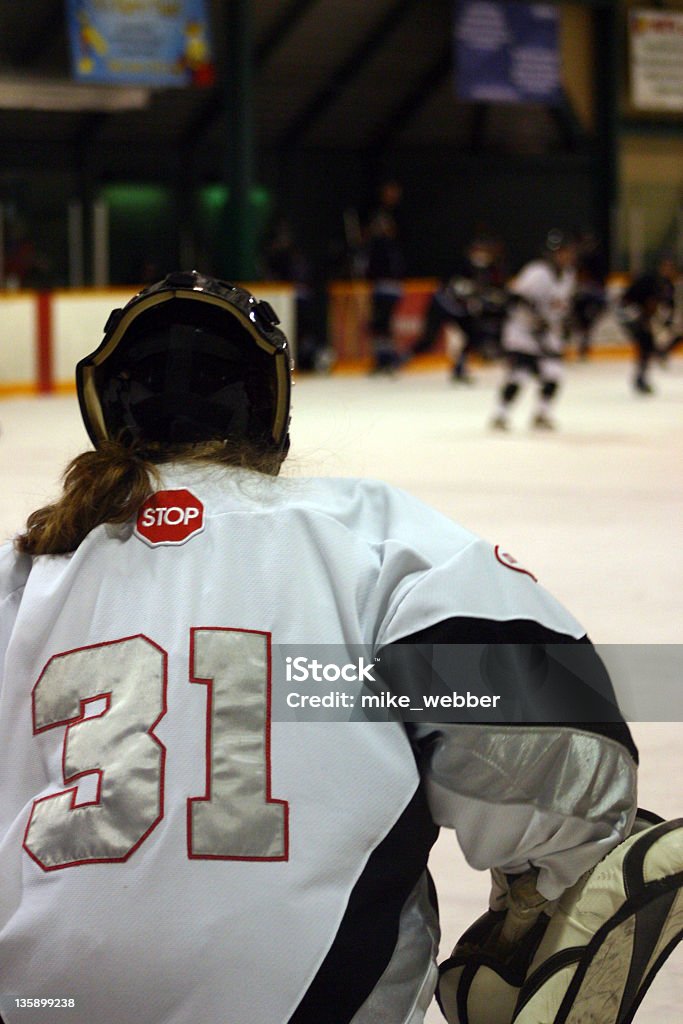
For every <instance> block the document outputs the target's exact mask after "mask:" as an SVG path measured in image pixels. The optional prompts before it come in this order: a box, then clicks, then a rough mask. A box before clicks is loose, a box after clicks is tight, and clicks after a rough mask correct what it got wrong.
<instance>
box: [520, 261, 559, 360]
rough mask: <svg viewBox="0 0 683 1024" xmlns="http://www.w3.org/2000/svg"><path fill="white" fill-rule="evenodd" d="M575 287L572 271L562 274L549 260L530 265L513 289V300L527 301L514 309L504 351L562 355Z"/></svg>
mask: <svg viewBox="0 0 683 1024" xmlns="http://www.w3.org/2000/svg"><path fill="white" fill-rule="evenodd" d="M575 287H576V272H575V271H574V270H573V269H572V268H566V269H563V270H561V271H559V272H558V271H556V270H555V269H554V268H553V267H552V265H551V264H550V263H549V262H548V260H533V261H532V262H531V263H527V265H526V266H525V267H523V268H522V270H521V271H520V272H519V274H518V275H517V276H516V277H515V278H514V280H513V281H512V282H511V283H510V286H509V290H510V293H511V294H512V295H513V296H515V295H517V296H520V297H521V298H522V299H523V300H525V301H523V302H521V303H516V304H515V303H514V302H513V303H512V305H511V307H510V312H509V314H508V317H507V320H506V321H505V324H504V325H503V333H502V345H503V348H504V349H505V350H506V351H508V352H521V353H524V354H526V355H531V356H544V355H560V354H561V353H562V351H563V349H564V335H563V330H564V322H565V320H566V318H567V316H568V315H569V311H570V303H571V298H572V295H573V294H574V289H575Z"/></svg>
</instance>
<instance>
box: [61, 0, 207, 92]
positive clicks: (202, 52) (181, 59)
mask: <svg viewBox="0 0 683 1024" xmlns="http://www.w3.org/2000/svg"><path fill="white" fill-rule="evenodd" d="M67 14H68V21H69V39H70V43H71V60H72V68H73V75H74V78H76V79H78V81H80V82H106V83H109V84H119V85H150V86H186V85H198V86H207V85H211V84H212V82H213V81H214V67H213V60H212V54H211V42H210V35H209V22H208V17H207V12H206V3H205V0H68V3H67Z"/></svg>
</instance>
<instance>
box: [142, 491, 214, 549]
mask: <svg viewBox="0 0 683 1024" xmlns="http://www.w3.org/2000/svg"><path fill="white" fill-rule="evenodd" d="M203 529H204V506H203V505H202V503H201V501H200V500H199V498H195V496H194V494H192V492H191V491H188V490H186V489H185V488H184V487H183V488H181V489H180V490H177V491H157V493H156V494H153V495H152V496H151V498H148V499H147V501H146V502H145V503H144V505H142V506H141V507H140V511H139V512H138V518H137V522H136V524H135V532H136V533H137V535H138V537H140V538H141V539H142V540H144V541H145V542H146V543H147V544H151V545H152V546H154V545H157V544H184V543H185V541H187V540H189V539H190V537H194V535H195V534H196V533H201V532H202V530H203Z"/></svg>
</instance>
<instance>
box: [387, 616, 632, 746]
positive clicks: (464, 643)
mask: <svg viewBox="0 0 683 1024" xmlns="http://www.w3.org/2000/svg"><path fill="white" fill-rule="evenodd" d="M378 657H379V659H380V664H381V669H380V671H381V675H382V679H383V682H384V683H385V685H386V686H387V687H388V688H389V689H390V690H391V691H393V692H400V693H402V694H405V693H407V694H409V695H410V697H411V704H415V705H416V706H417V705H418V704H421V703H422V694H424V693H428V694H432V695H433V694H438V693H441V692H444V693H447V692H449V690H453V689H454V688H457V689H466V688H467V683H468V681H469V682H470V684H471V685H472V686H476V685H477V684H478V685H479V686H480V687H481V686H485V687H486V688H487V689H488V691H489V692H493V693H496V694H500V695H502V697H501V702H500V703H499V709H501V711H502V715H503V716H504V715H507V716H508V717H502V716H499V717H498V718H497V719H496V721H497V722H498V723H499V724H500V723H501V722H505V723H508V724H510V725H530V724H536V725H552V726H554V727H556V726H561V727H563V728H568V729H575V730H577V729H579V730H583V731H587V732H593V733H598V734H599V735H602V736H605V737H606V738H608V739H611V740H616V741H617V742H618V743H621V744H622V745H623V746H624V747H625V748H626V750H627V751H628V753H629V754H630V756H631V757H632V758H633V759H634V760H635V761H636V763H637V761H638V751H637V748H636V746H635V743H634V742H633V738H632V736H631V732H630V730H629V728H628V726H627V725H626V723H625V722H624V719H623V716H622V714H621V711H620V710H619V705H618V701H617V697H616V695H615V692H614V688H613V686H612V682H611V680H610V677H609V675H608V673H607V670H606V669H605V666H604V665H603V663H602V661H601V659H600V657H599V656H598V654H597V652H596V650H595V648H594V647H593V645H592V644H591V642H590V640H589V639H588V637H587V636H583V637H581V638H580V639H577V638H575V637H573V636H570V635H569V634H566V633H559V632H557V631H556V630H553V629H549V628H547V627H546V626H543V625H541V623H539V622H535V621H533V620H530V619H508V620H502V621H501V620H495V619H483V618H476V617H470V616H458V617H454V618H449V619H445V620H444V621H443V622H439V623H435V624H434V625H432V626H429V627H427V628H426V629H422V630H419V631H418V632H416V633H413V634H411V635H410V636H406V637H402V638H401V639H400V640H398V641H396V642H395V643H393V644H389V645H388V646H387V647H384V648H382V649H381V651H379V652H378ZM456 684H457V687H456ZM413 698H415V699H413ZM446 720H447V719H444V717H443V714H440V715H439V717H438V719H435V723H436V722H437V721H438V722H444V721H446ZM453 720H456V721H458V722H465V723H467V724H470V723H471V724H473V725H474V724H478V725H480V724H484V725H485V724H487V722H489V723H490V722H491V721H493V718H489V719H487V720H482V718H481V714H476V713H472V716H471V717H469V716H467V714H465V715H460V716H459V717H458V718H457V719H451V721H453Z"/></svg>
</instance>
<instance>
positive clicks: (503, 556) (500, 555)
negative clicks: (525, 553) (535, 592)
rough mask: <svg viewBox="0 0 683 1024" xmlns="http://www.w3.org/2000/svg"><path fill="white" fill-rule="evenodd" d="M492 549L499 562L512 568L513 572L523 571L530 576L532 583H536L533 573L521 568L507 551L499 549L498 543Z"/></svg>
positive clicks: (507, 567)
mask: <svg viewBox="0 0 683 1024" xmlns="http://www.w3.org/2000/svg"><path fill="white" fill-rule="evenodd" d="M493 551H494V554H495V556H496V558H497V559H498V561H499V562H500V564H501V565H504V566H505V568H506V569H513V570H514V571H515V572H523V573H524V575H525V576H531V578H532V580H533V581H534V583H538V580H537V579H536V577H535V576H534V574H533V573H532V572H529V570H528V569H525V568H523V566H521V565H520V564H519V562H518V561H517V559H516V558H515V557H514V556H513V555H511V554H510V552H509V551H502V550H501V547H500V544H496V546H495V548H494V549H493Z"/></svg>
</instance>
